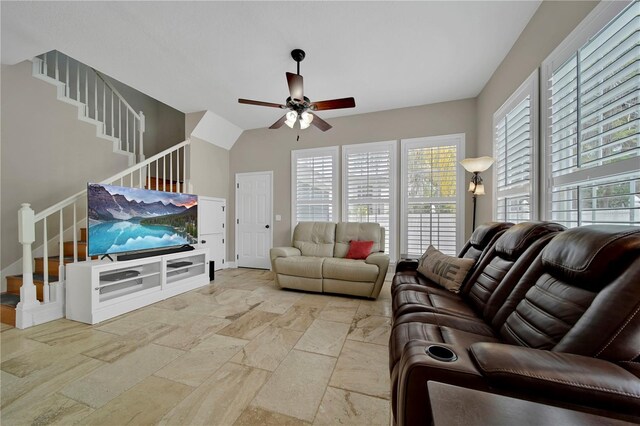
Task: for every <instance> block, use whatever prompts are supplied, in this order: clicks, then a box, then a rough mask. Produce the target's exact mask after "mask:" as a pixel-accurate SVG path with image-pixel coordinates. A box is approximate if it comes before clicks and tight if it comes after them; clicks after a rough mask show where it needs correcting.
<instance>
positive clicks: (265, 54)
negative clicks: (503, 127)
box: [1, 1, 540, 129]
mask: <svg viewBox="0 0 640 426" xmlns="http://www.w3.org/2000/svg"><path fill="white" fill-rule="evenodd" d="M539 4H540V1H471V2H455V1H446V2H445V1H442V2H395V1H386V2H302V1H296V2H133V1H132V2H7V1H3V2H2V3H1V7H2V26H1V32H2V34H1V36H2V46H1V47H2V52H1V53H2V55H1V59H2V63H4V64H14V63H17V62H20V61H22V60H25V59H30V58H31V57H33V56H36V55H38V54H40V53H43V52H46V51H49V50H53V49H57V50H60V51H61V52H64V53H66V54H68V55H70V56H72V57H74V58H76V59H78V60H80V61H82V62H84V63H87V64H89V65H91V66H93V67H94V68H96V69H99V70H101V71H103V72H104V73H106V74H109V75H111V76H112V77H114V78H116V79H117V80H120V81H122V82H123V83H125V84H128V85H130V86H132V87H135V88H136V89H138V90H140V91H142V92H144V93H146V94H148V95H149V96H152V97H154V98H156V99H158V100H160V101H162V102H164V103H166V104H168V105H170V106H172V107H174V108H176V109H179V110H181V111H183V112H194V111H202V110H210V111H212V112H214V113H216V114H218V115H220V116H221V117H223V118H225V119H227V120H229V121H230V122H231V123H233V124H235V125H237V126H239V127H241V128H242V129H251V128H258V127H266V126H269V125H271V123H272V122H274V121H275V120H276V119H278V118H279V117H280V115H281V111H279V110H276V109H271V108H262V107H256V106H248V105H239V104H238V103H237V99H238V98H239V97H242V98H249V99H257V100H263V101H268V102H284V100H285V98H286V97H287V96H288V90H287V85H286V80H285V75H284V74H285V72H286V71H289V72H295V62H294V61H293V60H292V59H291V57H290V56H289V52H290V51H291V50H292V49H294V48H298V47H299V48H302V49H304V50H305V51H306V52H307V58H306V59H305V60H304V62H302V64H301V74H302V75H303V76H304V78H305V95H306V96H308V97H309V98H311V100H323V99H331V98H340V97H347V96H353V97H355V99H356V105H357V106H356V108H355V109H350V110H340V111H333V112H329V111H327V112H323V113H322V114H321V116H322V117H323V118H330V117H336V116H342V115H351V114H356V113H365V112H371V111H380V110H386V109H393V108H400V107H407V106H414V105H423V104H429V103H435V102H442V101H449V100H455V99H464V98H469V97H475V96H477V95H478V94H479V92H480V91H481V90H482V88H483V86H484V85H485V83H486V82H487V80H488V79H489V78H490V77H491V74H492V73H493V72H494V70H495V69H496V68H497V66H498V65H499V64H500V62H501V61H502V59H503V58H504V56H505V55H506V54H507V52H508V51H509V49H510V48H511V46H512V45H513V43H514V42H515V40H516V39H517V38H518V36H519V35H520V33H521V32H522V30H523V28H524V27H525V25H526V24H527V22H528V21H529V19H530V18H531V16H532V15H533V14H534V12H535V11H536V9H537V7H538V6H539Z"/></svg>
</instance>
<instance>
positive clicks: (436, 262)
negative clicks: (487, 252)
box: [418, 246, 475, 293]
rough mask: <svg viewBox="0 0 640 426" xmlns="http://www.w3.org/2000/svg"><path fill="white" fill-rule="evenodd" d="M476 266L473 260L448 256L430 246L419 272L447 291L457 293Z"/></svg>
mask: <svg viewBox="0 0 640 426" xmlns="http://www.w3.org/2000/svg"><path fill="white" fill-rule="evenodd" d="M474 264H475V262H474V261H473V260H471V259H460V258H458V257H454V256H447V255H446V254H442V253H441V252H440V251H439V250H437V249H436V248H435V247H433V246H429V247H428V248H427V251H426V252H425V254H424V255H423V257H422V259H421V261H420V264H419V265H418V272H420V273H421V274H422V275H424V276H425V277H427V278H428V279H430V280H431V281H433V282H435V283H436V284H439V285H441V286H442V287H444V288H446V289H447V290H449V291H452V292H455V293H457V292H458V290H459V289H460V286H461V285H462V283H463V282H464V279H465V278H466V277H467V274H468V273H469V270H470V269H471V268H472V267H473V265H474Z"/></svg>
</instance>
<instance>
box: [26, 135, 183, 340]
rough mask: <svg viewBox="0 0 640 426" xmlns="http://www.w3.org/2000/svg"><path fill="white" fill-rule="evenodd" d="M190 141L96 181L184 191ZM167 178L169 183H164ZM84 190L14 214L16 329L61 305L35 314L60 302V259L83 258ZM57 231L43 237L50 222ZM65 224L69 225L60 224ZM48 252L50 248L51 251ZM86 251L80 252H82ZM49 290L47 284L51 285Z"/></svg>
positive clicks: (43, 317) (38, 320) (43, 318)
mask: <svg viewBox="0 0 640 426" xmlns="http://www.w3.org/2000/svg"><path fill="white" fill-rule="evenodd" d="M190 144H191V142H190V141H189V140H186V141H184V142H181V143H179V144H177V145H175V146H173V147H171V148H169V149H166V150H164V151H162V152H160V153H158V154H156V155H154V156H152V157H150V158H148V159H146V160H144V161H142V162H140V163H138V164H136V165H134V166H131V167H129V168H128V169H126V170H124V171H122V172H120V173H118V174H116V175H114V176H111V177H110V178H108V179H105V180H103V181H102V182H100V183H102V184H106V185H119V186H128V187H130V188H143V187H145V186H146V187H147V188H149V189H156V190H158V191H166V192H179V193H183V192H188V191H189V165H190V161H189V159H190V149H189V147H190ZM168 180H169V181H168ZM86 197H87V190H86V189H84V190H82V191H80V192H78V193H77V194H74V195H72V196H71V197H68V198H66V199H64V200H62V201H60V202H59V203H57V204H54V205H53V206H51V207H49V208H46V209H44V210H42V211H41V212H39V213H34V211H33V210H32V209H31V207H30V205H29V204H27V203H25V204H22V208H20V210H19V212H18V220H19V226H18V240H19V242H20V244H22V249H23V250H22V251H23V256H22V271H23V281H22V287H21V289H20V303H19V304H18V306H17V307H16V327H18V328H27V327H31V326H33V325H36V324H40V323H42V322H46V321H51V320H52V319H56V317H55V315H58V316H57V318H60V317H61V316H60V312H62V314H64V312H63V311H62V310H61V309H58V310H55V311H51V312H55V313H54V314H52V315H54V317H52V316H49V317H47V316H46V315H41V314H40V315H39V314H38V313H37V310H38V309H39V308H42V307H45V309H46V305H47V304H57V305H59V306H60V307H61V306H62V304H63V303H64V301H63V300H62V299H63V292H62V291H61V289H62V287H61V286H60V285H61V283H62V282H64V265H65V263H73V262H77V261H79V260H85V256H80V255H79V252H78V234H79V231H80V227H81V224H82V223H85V224H86V226H87V227H88V217H87V216H88V214H87V211H86V206H85V201H86ZM79 207H84V212H83V213H84V214H83V215H82V217H83V219H82V220H79V219H80V218H79V217H78V210H79ZM56 220H57V227H56V226H54V227H53V229H55V228H57V235H56V236H55V237H53V239H51V240H49V239H48V237H47V234H48V232H49V231H51V230H52V227H50V226H49V224H54V223H56ZM68 222H71V226H70V227H69V228H66V230H65V226H66V225H65V224H67V223H68ZM36 227H38V228H40V227H41V229H42V231H41V232H40V235H41V238H42V249H43V256H42V257H43V282H44V287H43V302H42V303H40V302H39V301H38V300H37V298H36V287H35V284H34V282H33V272H32V271H33V266H32V262H33V257H34V255H33V251H32V248H31V246H32V244H33V243H34V242H36V240H37V239H38V238H36V237H37V235H36V234H37V233H36ZM67 238H70V240H71V241H69V242H67V244H72V245H73V257H71V256H65V255H64V251H65V239H67ZM56 247H57V251H58V254H57V255H54V258H55V256H57V257H58V261H59V268H58V271H57V272H58V281H56V283H52V285H51V286H50V282H49V281H50V278H49V252H50V248H53V249H55V248H56ZM52 251H54V250H52ZM68 251H71V250H68ZM85 255H86V250H85ZM54 285H55V286H56V287H55V288H51V287H53V286H54Z"/></svg>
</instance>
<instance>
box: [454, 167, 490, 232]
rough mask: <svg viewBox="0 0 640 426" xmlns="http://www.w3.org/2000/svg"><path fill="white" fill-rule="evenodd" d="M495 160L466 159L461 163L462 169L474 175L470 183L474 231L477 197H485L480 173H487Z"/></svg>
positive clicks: (473, 227) (473, 226) (474, 227)
mask: <svg viewBox="0 0 640 426" xmlns="http://www.w3.org/2000/svg"><path fill="white" fill-rule="evenodd" d="M494 161H495V160H494V159H493V158H491V157H478V158H465V159H464V160H462V161H461V162H460V164H461V165H462V167H464V169H465V170H466V171H468V172H470V173H473V176H472V177H471V182H470V183H469V192H471V193H472V194H473V225H472V229H471V230H472V231H474V230H475V229H476V197H477V196H478V195H484V194H485V192H484V184H483V183H482V178H481V177H480V173H481V172H484V171H486V170H487V169H488V168H489V167H491V165H492V164H493V162H494Z"/></svg>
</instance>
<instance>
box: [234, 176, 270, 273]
mask: <svg viewBox="0 0 640 426" xmlns="http://www.w3.org/2000/svg"><path fill="white" fill-rule="evenodd" d="M272 197H273V172H256V173H238V174H236V264H237V266H238V267H246V268H260V269H270V267H271V262H270V260H269V249H270V248H271V246H272V242H273V228H272V226H273V224H272V221H271V219H272V217H273V203H272Z"/></svg>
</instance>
